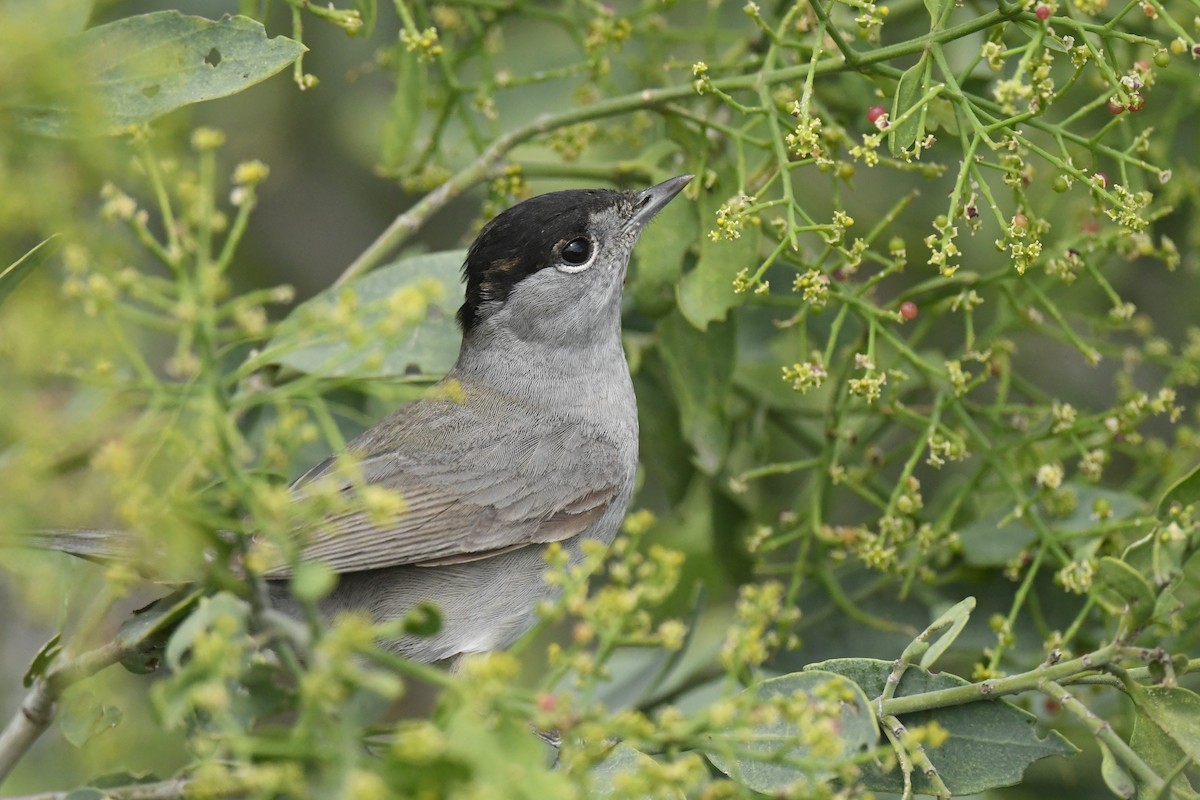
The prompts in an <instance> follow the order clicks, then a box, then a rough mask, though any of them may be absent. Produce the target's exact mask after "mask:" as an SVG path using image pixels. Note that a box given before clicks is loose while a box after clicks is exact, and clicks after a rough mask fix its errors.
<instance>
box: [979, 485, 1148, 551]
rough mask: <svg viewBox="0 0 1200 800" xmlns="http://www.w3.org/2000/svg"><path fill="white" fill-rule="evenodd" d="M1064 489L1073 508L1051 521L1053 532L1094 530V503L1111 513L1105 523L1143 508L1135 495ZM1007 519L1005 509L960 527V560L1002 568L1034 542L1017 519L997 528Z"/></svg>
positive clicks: (1090, 488)
mask: <svg viewBox="0 0 1200 800" xmlns="http://www.w3.org/2000/svg"><path fill="white" fill-rule="evenodd" d="M1064 488H1066V489H1067V490H1069V491H1071V492H1073V493H1074V494H1075V508H1074V510H1073V511H1072V512H1071V513H1070V514H1069V515H1068V516H1066V517H1062V518H1059V519H1055V520H1054V530H1056V531H1058V532H1059V533H1084V532H1086V531H1089V530H1093V529H1095V528H1096V526H1097V522H1096V519H1095V517H1094V516H1093V515H1094V513H1095V512H1094V510H1093V509H1094V507H1095V505H1096V504H1097V503H1105V504H1107V506H1108V509H1109V512H1111V513H1110V514H1109V515H1108V516H1107V519H1106V524H1111V523H1112V521H1114V520H1123V519H1130V518H1131V517H1134V516H1137V514H1138V513H1139V512H1140V511H1141V509H1142V508H1143V506H1144V505H1145V501H1144V500H1143V499H1142V498H1140V497H1138V496H1136V495H1133V494H1129V493H1126V492H1115V491H1113V490H1111V489H1102V488H1100V487H1098V486H1090V485H1087V484H1079V483H1068V484H1065V486H1064ZM1008 517H1009V509H1007V508H1006V509H1004V510H1001V511H994V512H992V513H989V514H985V515H984V516H982V517H980V518H978V519H976V520H975V521H973V522H971V523H970V524H968V525H966V526H964V527H963V528H962V530H961V531H960V535H961V537H962V548H963V558H964V560H966V562H967V563H968V564H970V565H971V566H975V567H1003V566H1005V565H1007V564H1008V562H1010V561H1012V560H1013V559H1014V558H1016V557H1017V556H1018V555H1020V553H1021V551H1022V550H1024V549H1025V548H1026V547H1028V546H1029V545H1030V544H1031V543H1033V542H1034V541H1035V540H1036V539H1037V533H1036V532H1035V531H1034V529H1033V527H1032V526H1031V525H1030V524H1029V523H1028V522H1027V521H1025V520H1024V519H1021V518H1019V517H1018V518H1016V519H1007V521H1005V524H1004V525H1003V526H1001V525H1000V522H1001V521H1004V520H1006V518H1008ZM1097 536H1099V534H1097ZM1071 541H1072V542H1076V543H1078V544H1077V545H1076V546H1084V545H1086V544H1087V543H1088V542H1089V541H1090V540H1088V539H1087V538H1086V537H1079V536H1075V537H1071Z"/></svg>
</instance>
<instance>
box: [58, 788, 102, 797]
mask: <svg viewBox="0 0 1200 800" xmlns="http://www.w3.org/2000/svg"><path fill="white" fill-rule="evenodd" d="M63 800H108V795H107V794H105V793H104V792H102V791H100V790H99V789H93V788H92V787H90V786H85V787H83V788H82V789H74V790H72V791H70V792H68V793H67V794H66V796H65V797H63Z"/></svg>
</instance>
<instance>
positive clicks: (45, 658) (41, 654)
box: [21, 633, 62, 689]
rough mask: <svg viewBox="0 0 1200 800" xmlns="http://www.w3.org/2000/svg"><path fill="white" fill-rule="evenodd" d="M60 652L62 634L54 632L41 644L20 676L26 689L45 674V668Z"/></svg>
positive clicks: (48, 666) (47, 667)
mask: <svg viewBox="0 0 1200 800" xmlns="http://www.w3.org/2000/svg"><path fill="white" fill-rule="evenodd" d="M61 652H62V634H61V633H56V634H54V636H53V637H51V639H50V641H48V642H46V643H45V644H44V645H42V648H41V649H40V650H38V651H37V655H35V656H34V657H33V661H32V662H30V664H29V669H27V670H25V675H24V677H22V678H21V684H22V685H23V686H24V687H25V688H26V689H28V688H29V687H30V686H32V685H33V682H34V681H35V680H37V679H38V678H40V677H41V676H43V675H45V674H46V670H47V669H49V668H50V665H51V664H52V663H53V662H54V659H55V658H56V657H57V656H58V654H59V653H61Z"/></svg>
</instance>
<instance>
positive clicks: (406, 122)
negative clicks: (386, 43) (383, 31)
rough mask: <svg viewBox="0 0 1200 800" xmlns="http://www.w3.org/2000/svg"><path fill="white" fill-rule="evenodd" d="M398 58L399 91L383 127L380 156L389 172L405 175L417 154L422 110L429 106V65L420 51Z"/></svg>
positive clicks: (398, 54) (394, 95) (395, 93)
mask: <svg viewBox="0 0 1200 800" xmlns="http://www.w3.org/2000/svg"><path fill="white" fill-rule="evenodd" d="M395 58H396V68H395V73H396V90H395V92H394V93H393V94H392V99H391V106H390V112H389V113H388V115H387V120H386V121H385V122H384V126H383V135H382V137H381V143H380V144H381V148H380V149H381V152H380V158H381V160H382V164H381V165H382V167H383V170H384V171H385V172H386V173H388V174H404V173H405V172H406V166H407V165H408V164H410V161H411V159H413V157H414V155H416V153H415V148H414V147H413V141H414V140H415V139H416V135H417V128H418V125H419V124H420V122H421V114H420V113H419V109H422V108H424V107H425V66H424V65H423V64H421V62H420V61H419V60H418V59H417V54H416V53H408V52H400V53H397V54H396V56H395Z"/></svg>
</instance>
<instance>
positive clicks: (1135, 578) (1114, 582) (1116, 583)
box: [1092, 556, 1155, 628]
mask: <svg viewBox="0 0 1200 800" xmlns="http://www.w3.org/2000/svg"><path fill="white" fill-rule="evenodd" d="M1092 593H1093V596H1094V597H1095V598H1096V601H1097V602H1099V603H1100V605H1102V606H1103V607H1104V608H1105V609H1106V610H1107V611H1108V612H1109V613H1110V614H1120V615H1127V616H1128V617H1129V623H1130V626H1131V627H1134V628H1137V627H1140V626H1141V625H1142V624H1143V623H1144V622H1145V621H1146V620H1148V619H1150V616H1151V615H1152V614H1153V613H1154V603H1155V597H1154V589H1153V588H1151V586H1150V582H1149V581H1147V580H1146V579H1145V578H1144V577H1142V574H1141V573H1140V572H1138V571H1137V570H1135V569H1134V568H1133V567H1131V566H1129V565H1128V564H1126V563H1125V562H1124V561H1121V560H1119V559H1116V558H1112V557H1111V556H1105V557H1104V558H1102V559H1100V564H1099V566H1098V567H1097V568H1096V580H1095V582H1094V586H1093V589H1092Z"/></svg>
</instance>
